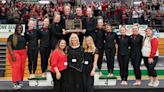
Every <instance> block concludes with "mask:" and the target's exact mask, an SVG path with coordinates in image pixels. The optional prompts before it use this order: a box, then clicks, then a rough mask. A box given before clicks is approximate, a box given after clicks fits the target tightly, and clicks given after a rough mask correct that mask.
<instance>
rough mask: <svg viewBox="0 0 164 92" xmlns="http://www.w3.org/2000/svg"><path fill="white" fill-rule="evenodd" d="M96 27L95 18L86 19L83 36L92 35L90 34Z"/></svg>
mask: <svg viewBox="0 0 164 92" xmlns="http://www.w3.org/2000/svg"><path fill="white" fill-rule="evenodd" d="M96 27H97V19H96V18H95V17H92V18H86V20H85V29H86V33H85V35H86V36H88V35H90V36H91V35H92V33H93V32H94V30H95V29H96Z"/></svg>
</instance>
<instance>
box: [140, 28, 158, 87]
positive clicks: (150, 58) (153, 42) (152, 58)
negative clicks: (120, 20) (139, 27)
mask: <svg viewBox="0 0 164 92" xmlns="http://www.w3.org/2000/svg"><path fill="white" fill-rule="evenodd" d="M142 55H143V59H144V63H145V66H146V68H147V69H148V75H149V79H150V82H149V83H148V86H153V87H157V86H158V85H159V80H158V78H157V73H156V70H155V69H154V68H155V66H156V63H157V62H158V56H159V52H158V38H157V37H156V36H154V32H153V30H152V28H147V29H146V36H145V38H144V41H143V47H142Z"/></svg>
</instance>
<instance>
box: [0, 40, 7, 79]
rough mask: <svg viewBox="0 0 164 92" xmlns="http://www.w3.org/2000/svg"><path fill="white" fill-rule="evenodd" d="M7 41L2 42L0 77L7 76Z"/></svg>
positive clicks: (0, 45) (0, 46)
mask: <svg viewBox="0 0 164 92" xmlns="http://www.w3.org/2000/svg"><path fill="white" fill-rule="evenodd" d="M5 66H6V42H0V77H5V70H6V69H5Z"/></svg>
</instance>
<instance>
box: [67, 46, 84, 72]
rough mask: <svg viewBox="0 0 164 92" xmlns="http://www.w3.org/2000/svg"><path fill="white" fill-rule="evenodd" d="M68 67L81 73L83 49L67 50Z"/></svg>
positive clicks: (70, 48) (69, 48)
mask: <svg viewBox="0 0 164 92" xmlns="http://www.w3.org/2000/svg"><path fill="white" fill-rule="evenodd" d="M67 55H68V56H67V57H68V66H69V67H70V68H73V69H75V70H77V71H80V72H82V69H83V59H84V49H83V48H82V47H80V46H79V47H78V48H72V47H70V46H69V47H68V48H67Z"/></svg>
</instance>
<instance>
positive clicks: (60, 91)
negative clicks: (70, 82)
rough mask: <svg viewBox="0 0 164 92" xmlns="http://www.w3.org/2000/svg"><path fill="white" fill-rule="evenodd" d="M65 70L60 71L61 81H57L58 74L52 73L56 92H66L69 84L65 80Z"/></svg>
mask: <svg viewBox="0 0 164 92" xmlns="http://www.w3.org/2000/svg"><path fill="white" fill-rule="evenodd" d="M65 72H66V71H65V70H63V71H60V73H61V78H60V79H59V80H57V79H56V73H53V72H51V75H52V79H53V83H54V92H65V83H66V82H67V81H66V80H65V78H66V77H67V75H65Z"/></svg>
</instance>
